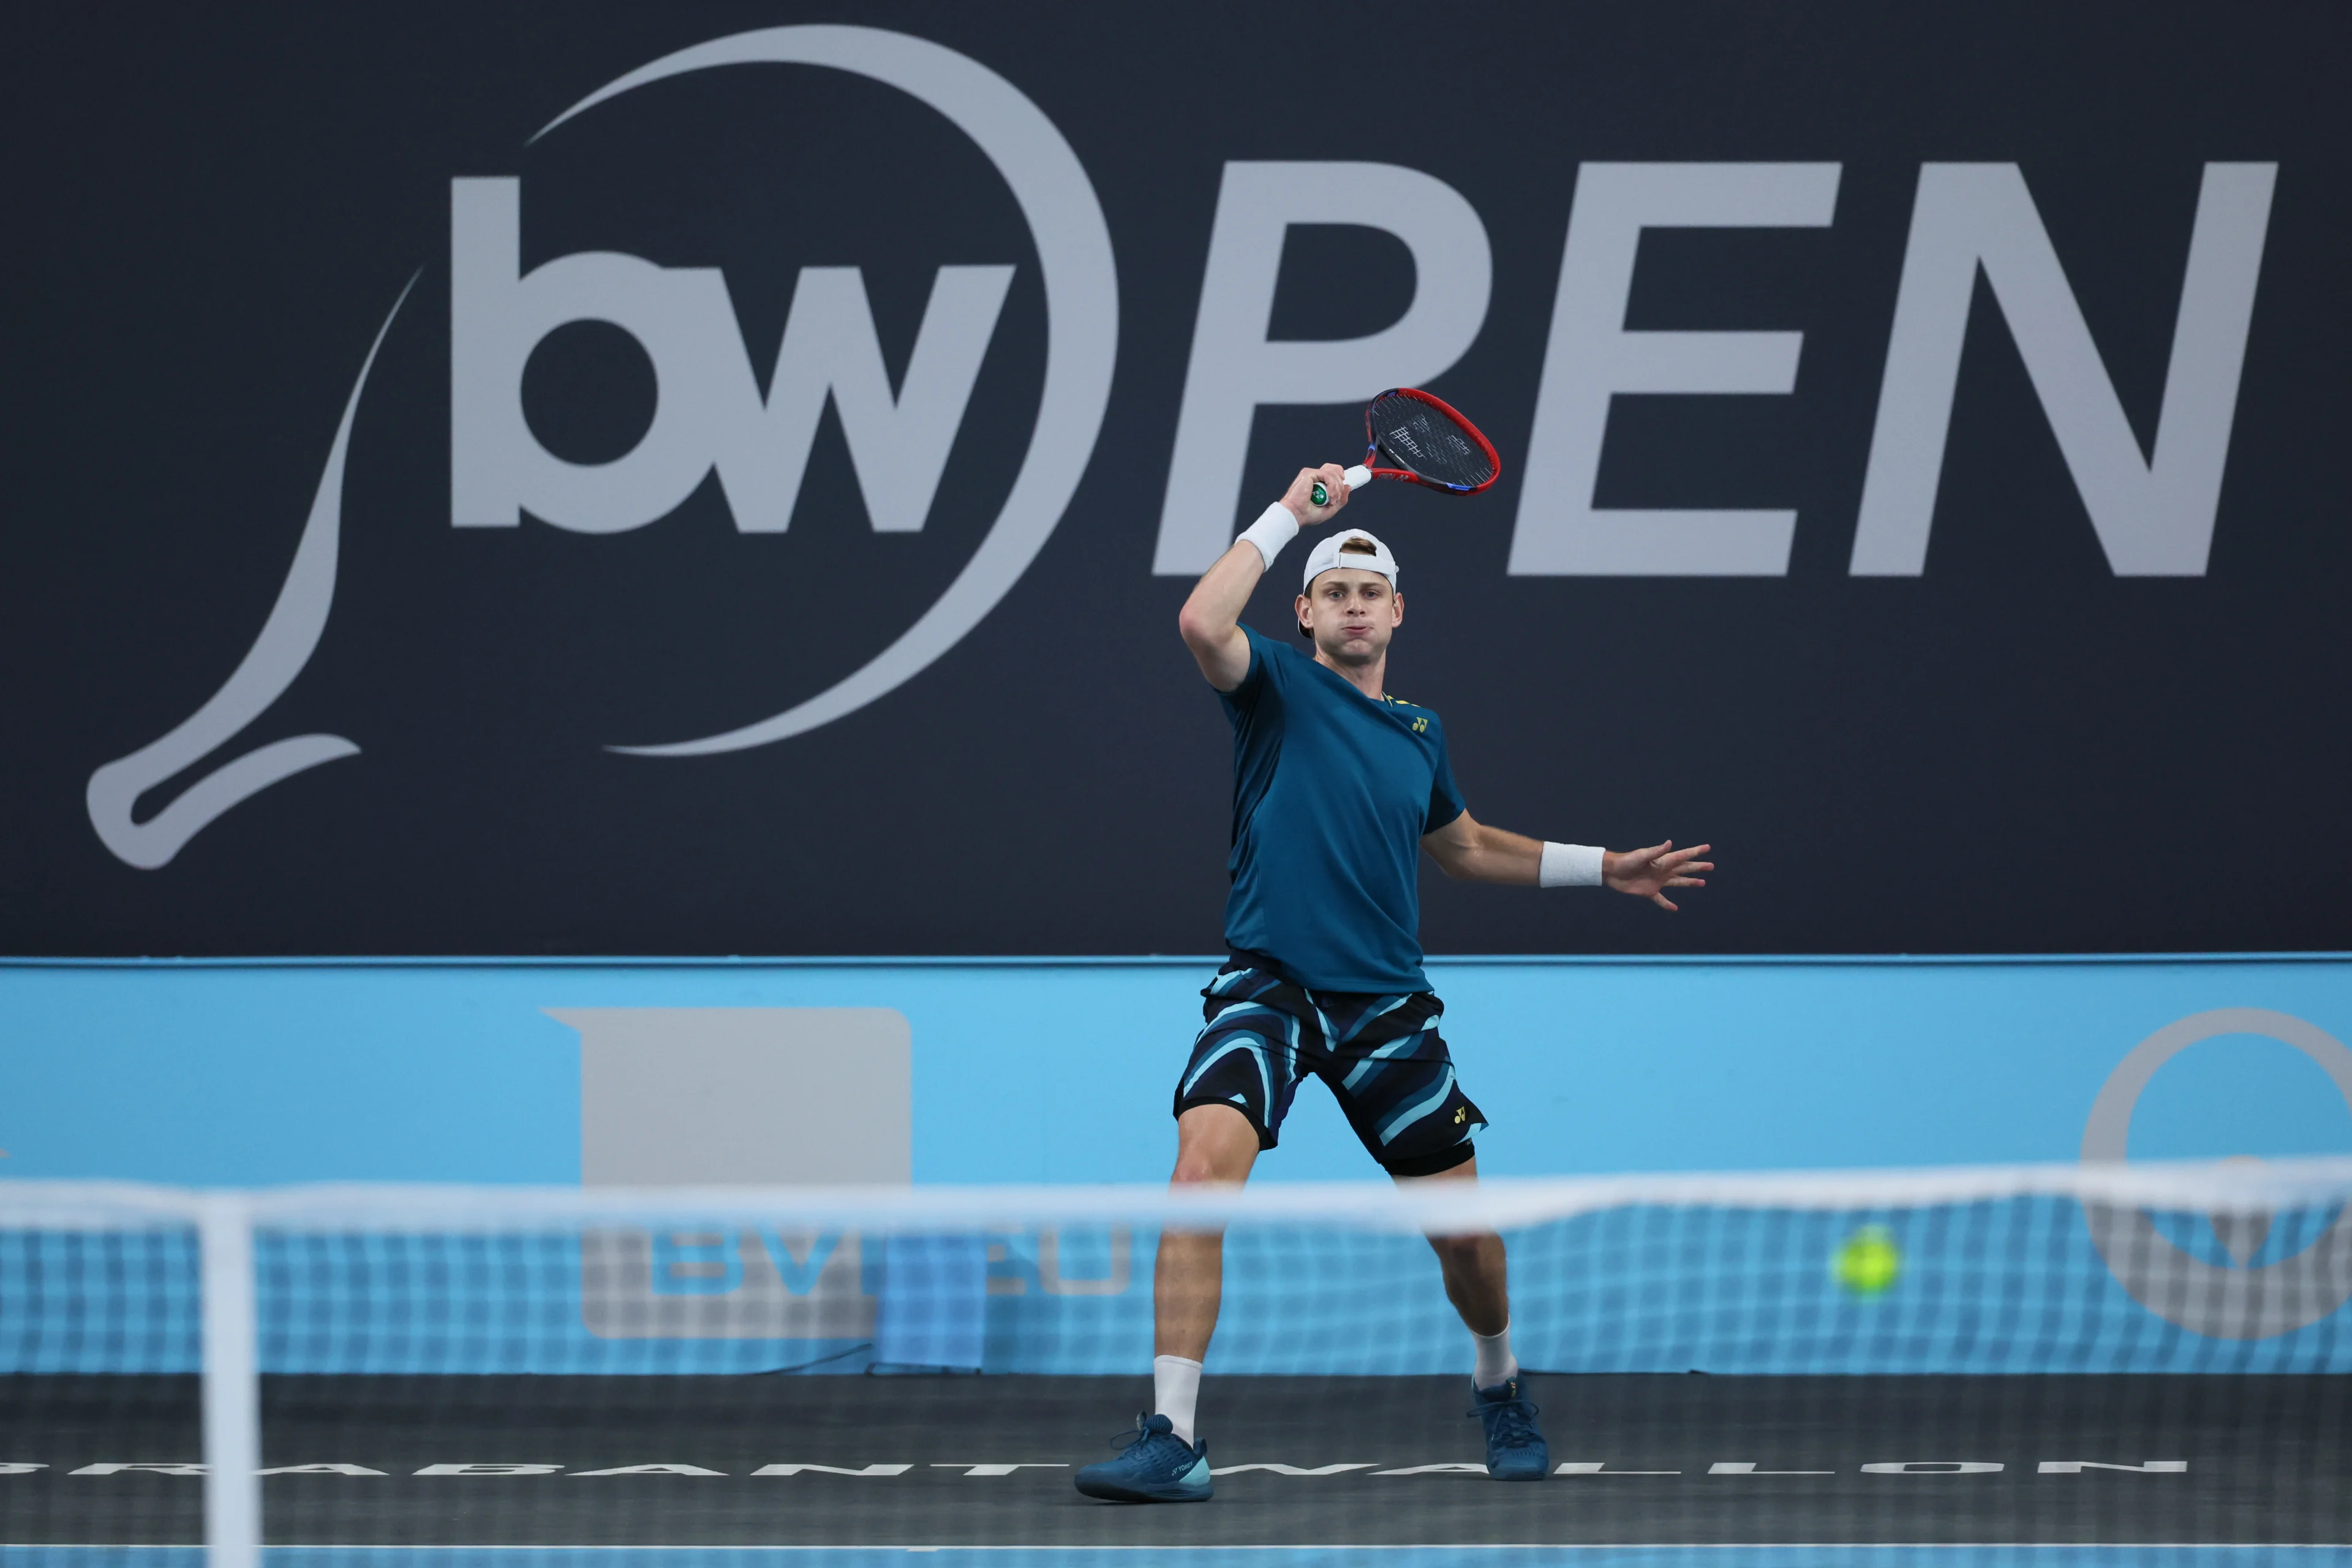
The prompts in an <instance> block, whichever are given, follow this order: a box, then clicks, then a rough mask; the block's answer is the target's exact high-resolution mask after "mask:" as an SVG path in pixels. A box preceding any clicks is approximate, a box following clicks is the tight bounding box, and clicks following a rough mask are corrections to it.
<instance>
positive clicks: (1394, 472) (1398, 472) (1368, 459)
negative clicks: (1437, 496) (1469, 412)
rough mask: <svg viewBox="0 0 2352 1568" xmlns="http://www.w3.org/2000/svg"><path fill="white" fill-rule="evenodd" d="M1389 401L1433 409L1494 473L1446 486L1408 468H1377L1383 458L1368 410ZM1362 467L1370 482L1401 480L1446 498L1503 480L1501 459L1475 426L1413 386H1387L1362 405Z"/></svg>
mask: <svg viewBox="0 0 2352 1568" xmlns="http://www.w3.org/2000/svg"><path fill="white" fill-rule="evenodd" d="M1391 397H1410V398H1412V400H1413V401H1414V402H1416V403H1426V404H1428V405H1430V406H1431V407H1432V408H1434V409H1436V410H1437V411H1438V412H1439V413H1440V414H1443V415H1444V416H1445V417H1447V418H1448V419H1451V420H1452V421H1454V424H1455V425H1456V426H1460V427H1461V429H1462V430H1464V431H1465V433H1467V434H1468V436H1469V437H1470V438H1471V439H1472V440H1474V441H1475V442H1477V443H1478V449H1479V450H1480V451H1482V452H1484V453H1486V462H1487V465H1488V466H1489V467H1490V468H1493V469H1494V472H1492V473H1490V474H1488V475H1487V476H1486V479H1485V480H1484V481H1483V482H1481V483H1479V484H1475V485H1456V484H1449V483H1447V482H1446V481H1445V480H1444V479H1426V478H1424V477H1423V476H1422V475H1420V474H1416V473H1414V472H1413V471H1412V469H1411V468H1382V467H1381V466H1380V459H1381V458H1382V457H1384V456H1386V455H1387V454H1386V453H1384V452H1383V451H1382V449H1381V438H1380V437H1379V436H1377V435H1376V434H1374V433H1373V430H1372V410H1373V409H1375V408H1377V407H1379V406H1380V405H1381V403H1382V402H1384V401H1385V400H1387V399H1389V398H1391ZM1364 466H1365V467H1366V468H1370V470H1371V472H1372V478H1374V479H1402V480H1404V481H1406V482H1407V483H1408V484H1416V485H1420V486H1422V487H1423V488H1424V489H1433V490H1440V491H1443V492H1444V493H1445V494H1447V495H1455V496H1475V495H1476V494H1477V493H1478V492H1479V491H1480V490H1483V489H1486V487H1487V486H1488V485H1491V484H1493V483H1494V482H1495V481H1496V479H1501V478H1502V477H1503V459H1502V458H1501V457H1500V456H1499V455H1498V454H1497V453H1496V450H1495V443H1493V442H1492V441H1489V440H1487V439H1486V432H1485V431H1484V430H1481V429H1479V428H1478V426H1475V425H1473V424H1471V423H1470V421H1469V420H1467V419H1465V417H1463V415H1462V411H1461V410H1460V409H1458V408H1456V407H1454V405H1452V404H1450V403H1448V402H1446V401H1445V399H1444V398H1442V397H1440V396H1438V395H1436V394H1435V393H1433V392H1423V391H1422V390H1421V388H1419V387H1417V386H1391V387H1390V388H1389V389H1388V390H1387V391H1386V392H1383V393H1381V395H1380V396H1378V397H1375V398H1373V399H1372V400H1371V401H1370V403H1367V404H1365V405H1364Z"/></svg>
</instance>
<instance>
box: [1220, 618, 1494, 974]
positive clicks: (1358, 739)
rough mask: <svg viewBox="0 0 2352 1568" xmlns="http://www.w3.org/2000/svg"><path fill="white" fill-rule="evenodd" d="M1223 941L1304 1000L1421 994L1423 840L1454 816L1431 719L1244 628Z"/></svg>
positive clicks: (1233, 714) (1232, 712)
mask: <svg viewBox="0 0 2352 1568" xmlns="http://www.w3.org/2000/svg"><path fill="white" fill-rule="evenodd" d="M1242 629H1243V630H1244V632H1246V633H1247V634H1248V637H1249V644H1250V663H1249V673H1248V674H1247V675H1244V677H1242V683H1241V684H1240V685H1239V686H1237V687H1235V688H1234V689H1233V690H1231V691H1229V692H1224V693H1222V696H1223V699H1224V705H1225V716H1226V717H1227V718H1228V719H1231V720H1232V721H1233V725H1234V850H1233V855H1232V857H1231V858H1230V859H1229V861H1228V862H1227V864H1228V867H1229V868H1230V869H1231V870H1232V872H1233V878H1234V890H1233V893H1232V896H1231V897H1229V898H1228V899H1227V900H1225V942H1226V944H1227V945H1228V946H1229V947H1231V948H1234V949H1237V950H1240V951H1244V952H1254V953H1257V954H1260V955H1262V956H1264V957H1266V958H1270V959H1272V960H1274V961H1275V963H1276V964H1278V965H1279V966H1280V967H1281V971H1282V973H1283V977H1284V978H1285V979H1286V980H1289V981H1290V982H1292V983H1293V984H1297V985H1304V986H1306V987H1307V989H1308V990H1310V991H1380V992H1400V991H1425V990H1427V989H1428V988H1429V979H1428V976H1426V975H1425V974H1423V973H1422V969H1421V889H1420V883H1419V880H1418V875H1419V869H1420V867H1419V861H1420V855H1421V836H1422V835H1423V834H1424V833H1428V832H1431V831H1433V830H1434V829H1436V828H1440V827H1443V826H1445V825H1446V824H1447V823H1449V822H1451V821H1453V820H1454V818H1455V817H1457V816H1461V815H1462V812H1463V804H1462V792H1461V791H1460V790H1458V789H1456V788H1454V770H1453V768H1452V767H1451V766H1450V765H1449V764H1448V763H1447V762H1446V760H1445V729H1444V726H1443V725H1441V724H1440V723H1439V722H1438V721H1437V715H1436V714H1434V713H1433V712H1431V711H1430V710H1428V709H1426V708H1422V707H1417V706H1415V705H1414V704H1412V703H1411V702H1407V701H1405V700H1402V699H1401V698H1396V697H1387V698H1382V699H1381V700H1378V701H1374V700H1372V699H1370V698H1369V697H1366V696H1365V695H1364V694H1363V693H1362V692H1360V691H1359V690H1357V689H1355V688H1354V687H1352V686H1350V685H1349V684H1348V683H1347V682H1346V681H1345V680H1342V679H1339V676H1338V675H1336V674H1334V673H1333V672H1332V671H1330V670H1328V669H1326V668H1323V666H1321V665H1319V664H1318V663H1316V662H1315V661H1314V660H1313V659H1312V658H1308V657H1307V655H1305V654H1303V653H1300V652H1299V651H1298V650H1297V649H1296V648H1292V647H1285V646H1284V645H1283V644H1281V643H1278V642H1276V641H1275V640H1274V639H1273V638H1272V637H1264V636H1261V635H1260V634H1259V633H1257V632H1255V631H1250V629H1249V628H1248V627H1246V626H1244V627H1243V628H1242Z"/></svg>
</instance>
